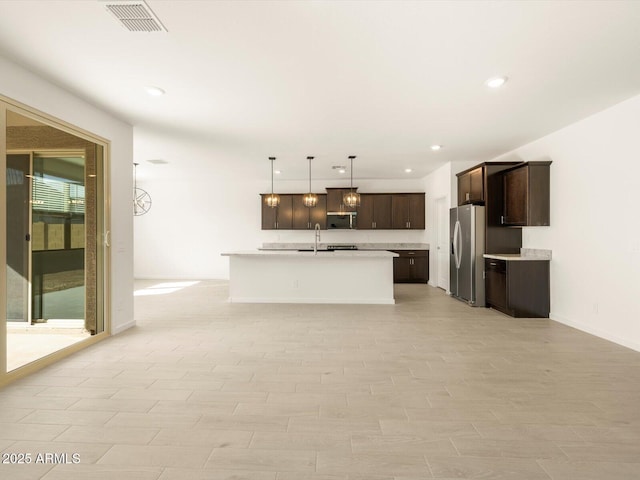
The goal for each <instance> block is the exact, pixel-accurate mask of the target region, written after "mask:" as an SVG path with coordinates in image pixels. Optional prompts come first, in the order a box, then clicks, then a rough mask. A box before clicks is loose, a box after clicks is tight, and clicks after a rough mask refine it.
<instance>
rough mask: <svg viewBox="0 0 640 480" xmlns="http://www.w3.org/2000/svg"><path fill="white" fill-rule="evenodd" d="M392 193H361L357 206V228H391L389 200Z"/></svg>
mask: <svg viewBox="0 0 640 480" xmlns="http://www.w3.org/2000/svg"><path fill="white" fill-rule="evenodd" d="M392 197H393V195H391V194H383V193H363V194H362V195H360V207H359V208H358V230H382V229H390V228H392V224H391V200H392Z"/></svg>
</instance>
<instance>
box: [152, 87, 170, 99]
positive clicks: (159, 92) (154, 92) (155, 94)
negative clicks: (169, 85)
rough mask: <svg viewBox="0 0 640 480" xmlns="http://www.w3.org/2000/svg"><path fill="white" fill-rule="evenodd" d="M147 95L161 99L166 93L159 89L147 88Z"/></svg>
mask: <svg viewBox="0 0 640 480" xmlns="http://www.w3.org/2000/svg"><path fill="white" fill-rule="evenodd" d="M147 93H148V94H149V95H151V96H152V97H161V96H162V95H164V94H165V93H166V92H165V91H164V90H163V89H161V88H160V87H147Z"/></svg>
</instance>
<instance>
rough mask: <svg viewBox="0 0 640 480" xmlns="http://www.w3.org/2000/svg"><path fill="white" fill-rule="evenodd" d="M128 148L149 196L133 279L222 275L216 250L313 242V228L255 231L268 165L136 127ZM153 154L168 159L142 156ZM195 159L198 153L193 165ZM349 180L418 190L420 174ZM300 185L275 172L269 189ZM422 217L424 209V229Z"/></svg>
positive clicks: (333, 234)
mask: <svg viewBox="0 0 640 480" xmlns="http://www.w3.org/2000/svg"><path fill="white" fill-rule="evenodd" d="M134 155H135V158H136V161H138V162H140V166H139V167H138V186H139V187H141V188H144V189H145V190H147V191H148V192H149V194H150V195H151V197H152V199H153V204H152V207H151V210H150V211H149V212H148V213H147V214H146V215H143V216H139V217H136V218H135V220H134V224H135V276H136V278H158V279H161V278H174V279H185V278H188V279H193V278H200V279H204V278H220V279H226V278H228V277H229V259H228V257H222V256H221V255H220V254H221V253H223V252H229V251H234V250H247V249H249V250H254V249H256V248H258V247H260V246H261V245H262V243H264V242H309V243H311V242H313V235H314V234H313V232H312V231H292V230H275V231H273V230H264V231H263V230H261V204H260V197H259V194H260V193H265V192H268V191H270V188H271V186H270V185H271V183H270V176H269V175H268V165H265V167H266V168H265V169H264V170H262V171H259V172H256V171H255V169H253V170H252V169H251V168H249V167H247V166H245V165H244V164H243V163H242V158H238V157H236V156H234V155H235V154H231V153H228V151H226V152H221V151H218V150H216V146H215V145H210V144H203V143H202V142H197V141H195V140H193V139H190V138H180V136H179V135H175V136H172V135H167V133H166V132H157V131H152V130H148V129H139V128H136V130H135V142H134ZM240 157H241V156H240ZM157 158H162V159H165V160H168V161H169V162H170V163H169V164H167V165H152V164H150V163H148V162H146V160H148V159H157ZM194 158H198V159H199V161H198V162H197V164H198V168H194V162H193V159H194ZM229 165H233V166H232V167H229ZM348 182H349V179H346V180H344V181H342V182H339V183H337V182H335V181H323V180H314V182H313V184H314V191H316V192H322V191H323V189H324V187H345V186H348ZM354 185H355V186H357V187H358V191H360V192H363V193H366V192H422V191H424V182H423V180H422V179H414V180H393V181H385V180H366V179H354ZM307 189H308V183H307V181H295V182H294V181H282V180H277V179H276V188H275V190H276V192H280V193H304V192H306V190H307ZM429 221H430V218H429V216H427V231H428V229H429V228H430V225H429ZM425 238H426V233H425V231H424V230H417V231H393V230H387V231H382V230H381V231H366V230H361V231H358V230H348V231H345V230H339V231H336V230H331V231H322V232H321V241H322V242H327V243H339V242H346V243H349V242H424V241H425Z"/></svg>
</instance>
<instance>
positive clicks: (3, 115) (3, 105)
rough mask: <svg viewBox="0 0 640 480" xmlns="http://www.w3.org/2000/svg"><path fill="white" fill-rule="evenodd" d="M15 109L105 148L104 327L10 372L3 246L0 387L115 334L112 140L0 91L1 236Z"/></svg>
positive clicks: (100, 284) (101, 251)
mask: <svg viewBox="0 0 640 480" xmlns="http://www.w3.org/2000/svg"><path fill="white" fill-rule="evenodd" d="M8 111H12V112H15V113H17V114H19V115H22V116H24V117H27V118H31V119H33V120H35V121H37V122H40V123H43V124H45V125H48V126H51V127H53V128H56V129H58V130H60V131H62V132H65V133H68V134H71V135H74V136H76V137H79V138H81V139H84V140H87V141H89V142H92V143H94V144H96V145H97V146H98V147H99V148H100V149H101V152H102V161H101V165H102V181H101V182H99V185H98V191H99V192H102V204H103V206H102V208H101V209H100V213H98V220H99V221H100V222H101V226H102V231H101V232H100V235H99V237H98V238H97V241H99V242H100V243H99V246H100V248H98V259H97V261H100V262H101V266H102V269H101V270H102V271H101V274H100V275H98V278H97V285H98V288H99V289H100V291H101V294H102V295H101V296H100V298H99V301H98V306H97V308H99V309H100V312H101V316H102V319H103V320H102V321H103V325H104V327H103V331H102V332H100V333H97V334H95V335H92V336H90V337H88V338H86V339H84V340H81V341H79V342H77V343H75V344H73V345H71V346H69V347H66V348H63V349H61V350H58V351H56V352H54V353H52V354H50V355H47V356H46V357H44V358H41V359H39V360H36V361H34V362H32V363H29V364H27V365H24V366H23V367H19V368H17V369H15V370H12V371H11V372H7V356H6V355H7V304H6V298H5V297H6V295H5V294H4V292H6V289H7V284H6V264H7V257H6V249H4V248H1V249H0V388H1V387H3V386H4V385H6V384H8V383H11V382H13V381H15V380H17V379H18V378H21V377H24V376H27V375H30V374H31V373H33V372H36V371H38V370H40V369H42V368H44V367H46V366H48V365H51V364H53V363H55V362H57V361H59V360H61V359H63V358H65V357H68V356H69V355H71V354H73V353H75V352H77V351H80V350H83V349H85V348H87V347H89V346H91V345H93V344H95V343H98V342H100V341H102V340H104V339H105V338H107V337H109V336H110V335H111V265H112V261H111V248H110V247H111V246H110V244H109V242H108V238H109V237H110V236H111V142H110V141H109V140H108V139H106V138H104V137H101V136H99V135H96V134H94V133H92V132H89V131H87V130H84V129H82V128H80V127H77V126H75V125H72V124H70V123H68V122H65V121H64V120H61V119H59V118H56V117H54V116H52V115H49V114H47V113H44V112H41V111H39V110H37V109H35V108H32V107H29V106H28V105H25V104H23V103H21V102H18V101H16V100H13V99H11V98H9V97H5V96H4V95H1V94H0V199H2V200H1V205H0V238H6V234H7V228H6V227H7V218H6V195H7V190H6V182H7V179H6V156H7V148H6V144H7V137H6V133H7V112H8Z"/></svg>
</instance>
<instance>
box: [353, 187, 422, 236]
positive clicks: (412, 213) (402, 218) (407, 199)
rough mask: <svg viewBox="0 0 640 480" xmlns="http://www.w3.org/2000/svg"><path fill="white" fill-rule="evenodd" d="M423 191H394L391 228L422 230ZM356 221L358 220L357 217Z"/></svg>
mask: <svg viewBox="0 0 640 480" xmlns="http://www.w3.org/2000/svg"><path fill="white" fill-rule="evenodd" d="M424 215H425V207H424V193H395V194H393V198H392V200H391V220H392V225H391V226H392V228H393V229H399V230H406V229H411V230H424V227H425V219H424ZM358 221H360V220H359V219H358Z"/></svg>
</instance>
